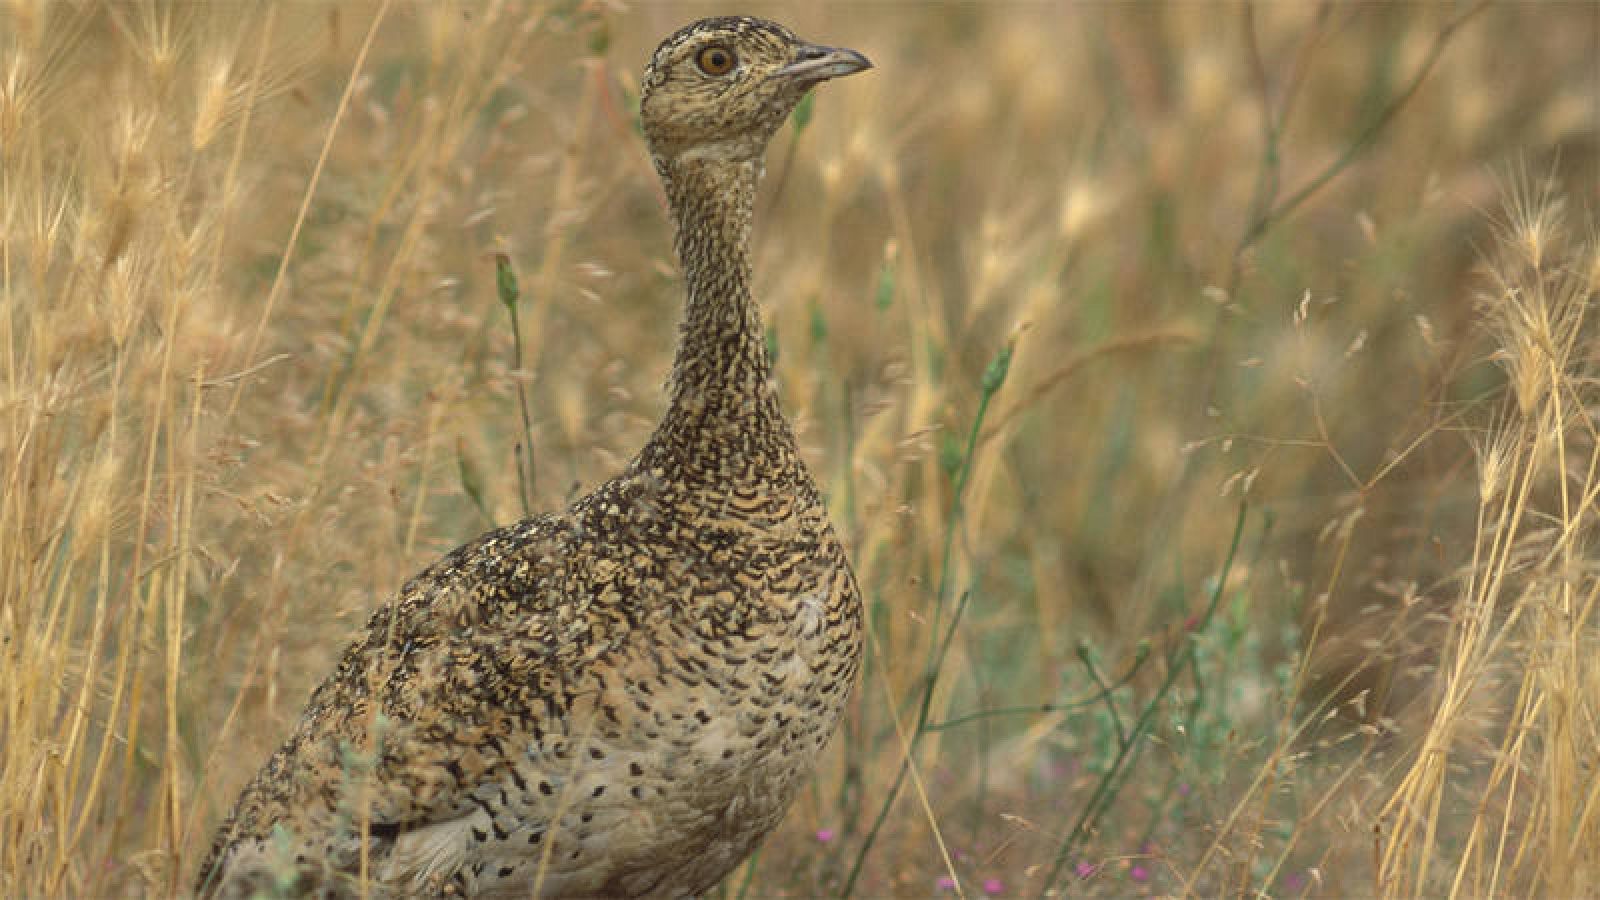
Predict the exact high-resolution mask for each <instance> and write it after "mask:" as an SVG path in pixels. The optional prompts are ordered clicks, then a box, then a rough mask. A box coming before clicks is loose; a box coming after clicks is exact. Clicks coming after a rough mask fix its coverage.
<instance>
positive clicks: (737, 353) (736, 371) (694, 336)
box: [647, 158, 795, 478]
mask: <svg viewBox="0 0 1600 900" xmlns="http://www.w3.org/2000/svg"><path fill="white" fill-rule="evenodd" d="M658 167H659V169H660V173H661V176H662V182H663V184H664V185H665V187H666V191H667V202H668V205H669V207H670V209H671V215H672V219H673V224H674V226H675V227H676V229H677V237H676V242H675V247H676V249H677V253H678V260H679V263H680V264H681V265H682V267H683V275H684V282H685V287H686V289H687V293H688V299H687V303H686V306H685V309H684V317H683V325H682V332H681V334H680V336H679V341H678V351H677V358H676V359H675V361H674V362H673V367H672V384H671V401H670V408H669V409H668V412H667V415H666V417H665V418H664V420H663V422H662V425H661V426H660V428H658V430H657V432H656V435H655V437H654V438H652V440H651V445H652V446H651V447H650V448H647V451H649V450H652V449H653V450H654V451H657V452H663V453H665V454H666V455H669V456H672V457H675V458H676V460H677V462H679V463H684V464H688V465H689V466H690V467H691V468H693V469H695V470H697V472H698V474H702V475H708V476H710V477H725V478H732V477H736V476H739V477H743V476H761V477H772V476H774V475H781V474H785V473H781V472H779V471H778V470H779V469H787V468H789V467H792V466H794V465H795V455H794V437H793V433H792V431H791V430H790V428H789V425H788V423H787V421H785V420H784V418H783V414H782V413H781V412H780V411H779V408H778V400H777V394H776V391H775V389H774V386H773V384H772V362H771V359H770V358H769V356H768V353H767V348H766V338H765V334H764V332H763V328H762V324H761V312H760V309H759V308H758V307H757V305H756V302H755V299H754V298H753V296H752V294H751V290H750V281H751V276H750V227H751V219H752V215H753V213H754V208H755V199H756V183H757V181H758V180H759V178H760V167H761V163H760V161H759V160H744V161H730V160H726V159H707V158H697V159H691V160H674V161H670V162H665V163H661V164H659V166H658ZM719 472H720V475H719ZM763 472H764V473H765V474H764V475H763V474H762V473H763Z"/></svg>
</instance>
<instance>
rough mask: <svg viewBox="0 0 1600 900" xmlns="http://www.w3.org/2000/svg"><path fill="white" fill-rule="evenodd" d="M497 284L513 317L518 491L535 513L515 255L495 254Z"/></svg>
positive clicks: (524, 509) (524, 504)
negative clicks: (513, 265)
mask: <svg viewBox="0 0 1600 900" xmlns="http://www.w3.org/2000/svg"><path fill="white" fill-rule="evenodd" d="M494 269H495V286H496V288H497V290H498V292H499V295H500V302H501V303H502V304H504V305H505V308H506V314H507V315H508V316H509V317H510V318H511V371H512V373H513V376H512V377H513V379H514V380H515V381H516V383H517V408H518V410H519V411H520V412H521V413H522V439H521V440H520V441H518V442H517V447H516V466H517V493H518V496H519V497H520V498H521V500H522V514H523V515H524V516H531V515H533V476H534V472H533V416H532V415H531V414H530V413H529V412H528V389H527V386H526V385H524V384H523V383H522V379H521V377H519V376H517V375H516V374H515V373H518V372H521V371H522V324H521V322H520V317H519V316H518V315H517V300H518V298H520V297H521V296H522V291H521V289H520V288H518V287H517V273H516V271H515V270H514V269H512V268H511V258H510V257H509V256H507V255H506V254H504V253H496V254H495V257H494Z"/></svg>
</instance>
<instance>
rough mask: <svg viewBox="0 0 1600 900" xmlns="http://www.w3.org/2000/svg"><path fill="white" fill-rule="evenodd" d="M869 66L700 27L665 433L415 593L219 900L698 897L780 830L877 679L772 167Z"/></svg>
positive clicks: (211, 864)
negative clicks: (792, 381)
mask: <svg viewBox="0 0 1600 900" xmlns="http://www.w3.org/2000/svg"><path fill="white" fill-rule="evenodd" d="M871 67H872V64H871V62H869V61H868V60H867V58H866V57H865V56H863V55H862V54H861V53H859V52H857V51H854V50H850V49H845V48H841V47H830V46H824V45H821V44H814V43H810V42H807V41H804V40H801V39H800V38H798V37H796V36H795V34H794V33H793V32H791V31H790V30H789V29H788V28H785V27H784V26H782V25H779V24H777V23H774V22H770V21H765V20H761V19H756V18H748V17H719V18H709V19H703V20H700V21H697V22H694V23H692V24H689V25H687V26H685V27H683V28H681V29H680V30H678V31H677V32H675V33H673V34H672V35H671V36H669V37H667V38H666V40H665V41H663V42H662V43H661V45H660V46H659V47H658V48H657V49H656V51H655V52H654V54H653V55H652V57H651V59H650V61H649V63H648V65H647V66H646V68H645V69H644V72H643V75H642V81H641V88H640V95H639V121H640V125H641V126H642V131H643V134H644V138H645V142H646V145H647V148H648V150H649V153H650V157H651V160H652V162H653V164H654V168H655V172H656V174H657V176H658V177H659V179H660V181H661V184H662V186H663V188H664V190H665V197H666V205H667V209H668V212H669V217H670V218H671V220H672V223H673V225H674V227H675V240H674V250H675V253H676V255H677V257H678V260H679V263H680V266H681V270H682V275H683V282H684V286H685V293H686V298H685V301H684V307H683V312H682V320H681V327H680V330H679V334H678V341H677V346H676V351H675V356H674V360H673V364H672V370H671V376H670V378H669V382H668V402H667V407H666V411H665V413H664V415H663V416H662V418H661V420H660V422H659V423H658V424H657V426H656V427H655V429H654V431H653V432H652V433H651V435H650V437H649V438H648V439H647V440H646V441H645V443H644V445H643V447H642V448H641V449H640V450H639V452H638V454H637V455H636V456H634V457H633V458H632V460H631V461H630V462H629V463H628V464H627V465H626V466H625V467H624V469H623V470H622V472H621V473H620V474H618V475H617V476H616V477H614V478H612V479H610V480H608V481H606V482H604V483H603V484H601V485H599V486H598V487H597V488H595V490H594V491H593V492H592V493H589V494H588V495H586V496H583V497H581V498H579V499H577V500H575V501H573V502H572V503H570V504H569V505H567V506H566V508H564V509H562V510H560V511H558V512H551V513H546V514H542V515H536V516H532V517H530V518H527V519H524V520H522V521H519V522H516V523H514V524H511V525H507V526H503V527H500V528H497V529H494V530H491V531H488V532H487V533H485V534H483V535H481V536H479V537H478V538H476V539H474V540H472V541H470V542H468V543H466V544H464V545H463V546H461V547H459V548H457V549H456V550H454V551H453V552H451V553H449V554H447V555H445V556H444V557H442V558H440V559H439V560H437V561H436V562H434V563H433V564H432V565H430V566H428V567H427V568H426V569H424V570H423V571H422V572H420V573H419V574H417V575H415V576H414V577H412V578H411V579H410V580H409V581H407V582H406V583H405V584H404V585H403V586H402V587H401V589H400V590H399V592H398V594H397V595H396V596H394V597H393V598H392V599H391V600H389V601H388V602H387V603H384V604H382V605H380V606H379V607H378V608H377V609H376V610H375V611H374V612H373V613H372V615H371V617H370V619H369V621H368V622H367V625H366V629H365V632H364V634H362V635H361V636H360V637H358V638H357V639H356V640H355V641H354V643H353V644H352V645H351V646H350V647H349V648H348V649H347V650H346V651H345V652H344V654H343V656H342V657H341V659H340V661H339V663H338V665H337V667H336V668H335V670H334V672H333V673H332V675H331V676H329V677H328V678H327V679H326V680H325V681H324V682H323V683H322V684H321V686H320V687H318V688H317V689H316V690H315V691H314V692H313V693H312V695H311V698H310V700H309V702H308V704H307V706H306V709H305V711H304V714H303V715H302V717H301V718H300V720H299V722H298V724H297V725H296V726H295V727H294V729H293V731H292V733H291V734H290V736H289V737H288V738H287V740H286V741H285V742H284V743H283V744H282V746H281V747H280V748H279V749H278V750H277V751H276V752H275V753H273V754H272V756H271V757H270V759H269V760H268V761H267V762H266V764H265V765H264V766H263V767H262V768H261V770H260V772H259V773H258V774H257V775H256V776H255V778H254V779H253V780H252V781H250V782H249V783H248V784H247V785H246V786H245V787H244V789H243V790H242V792H241V794H240V795H239V797H238V800H237V802H236V803H235V804H234V806H233V807H232V811H231V813H230V814H229V815H228V816H227V818H226V819H225V820H224V822H223V823H222V824H221V825H220V827H219V828H218V830H217V832H216V838H215V841H214V843H213V845H212V847H211V850H210V852H209V854H208V855H207V857H206V858H205V860H204V861H203V863H202V864H201V866H200V869H199V872H198V873H197V876H196V882H195V884H196V893H197V894H198V895H199V896H203V897H219V898H220V897H230V898H231V897H247V896H259V895H263V894H265V895H269V896H271V895H280V896H281V895H291V896H326V897H343V896H375V897H405V896H462V897H483V898H489V897H529V896H552V897H569V896H570V897H692V896H695V895H698V894H700V893H703V892H704V891H706V890H708V889H710V888H711V887H713V886H715V885H716V884H717V883H718V882H719V881H721V880H722V879H723V878H724V877H725V876H726V875H727V873H728V872H730V871H731V870H732V869H733V868H734V867H736V866H737V865H739V864H740V863H741V862H742V861H743V860H744V859H745V858H746V857H748V856H749V854H750V853H751V852H752V851H753V850H754V848H755V847H756V846H757V845H758V844H759V843H760V841H761V840H762V839H763V837H765V836H766V835H767V834H768V833H769V832H771V831H772V830H773V828H775V827H776V826H777V824H778V823H779V822H780V821H781V819H782V818H783V816H784V814H785V812H786V810H787V808H788V806H789V805H790V802H791V801H792V800H793V799H794V796H795V793H796V791H797V789H798V788H799V787H801V786H802V785H803V784H804V783H805V782H806V779H807V778H808V777H809V776H810V774H811V772H812V771H813V770H814V768H815V763H816V761H817V759H818V757H819V756H820V754H821V753H822V751H823V749H824V747H825V746H826V744H827V743H828V741H829V738H830V737H831V735H832V733H833V732H834V730H835V728H836V726H837V724H838V722H839V719H840V717H841V715H842V712H843V709H844V706H845V704H846V701H847V699H848V697H849V694H850V692H851V690H852V686H853V684H854V682H855V680H856V675H857V672H858V670H859V668H860V661H861V647H862V639H861V618H862V612H861V598H860V591H859V589H858V587H857V584H856V580H855V576H854V574H853V573H852V570H851V566H850V562H849V560H848V558H847V556H846V553H845V549H844V547H843V545H842V544H841V542H840V540H839V538H838V536H837V535H836V533H835V531H834V529H833V527H832V525H831V523H830V519H829V516H828V512H827V509H826V507H825V504H824V501H823V498H822V496H821V493H820V491H819V489H818V487H817V485H816V483H815V481H814V480H813V478H812V476H811V474H810V473H809V471H808V469H807V467H806V464H805V462H804V461H803V460H802V458H801V455H800V452H799V449H798V446H797V443H796V439H795V435H794V431H793V428H792V426H791V425H790V422H789V420H788V419H787V418H786V417H785V414H784V413H783V411H782V409H781V408H780V405H779V397H778V393H777V388H776V385H775V382H774V374H773V365H772V360H771V357H770V355H769V351H768V348H767V346H766V340H765V332H764V330H763V327H762V318H761V313H760V309H759V307H758V305H757V303H756V301H755V299H754V297H753V295H752V292H751V281H752V278H751V254H750V231H751V221H752V214H753V210H754V206H755V198H756V193H757V185H758V183H759V180H760V177H761V173H762V168H763V163H762V157H763V154H764V151H765V150H766V147H767V144H768V143H769V141H770V139H771V138H772V136H773V134H774V133H775V132H776V131H777V130H778V128H779V127H780V126H781V125H782V124H783V123H784V121H785V120H786V119H787V118H788V117H789V115H790V113H791V112H792V111H793V109H794V108H795V106H796V105H797V104H798V103H799V101H800V100H801V99H802V98H803V97H804V96H805V95H806V94H807V93H808V92H809V91H810V90H811V89H812V88H813V87H815V86H816V85H818V84H819V83H821V82H824V81H827V80H829V79H832V78H837V77H841V76H846V75H851V74H854V73H857V72H861V71H864V70H866V69H869V68H871Z"/></svg>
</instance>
